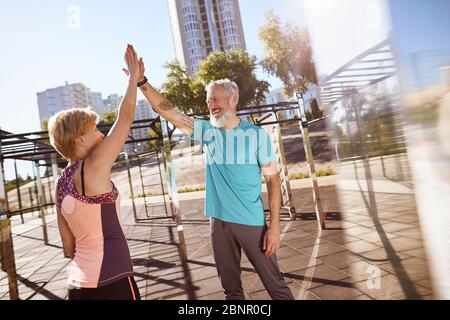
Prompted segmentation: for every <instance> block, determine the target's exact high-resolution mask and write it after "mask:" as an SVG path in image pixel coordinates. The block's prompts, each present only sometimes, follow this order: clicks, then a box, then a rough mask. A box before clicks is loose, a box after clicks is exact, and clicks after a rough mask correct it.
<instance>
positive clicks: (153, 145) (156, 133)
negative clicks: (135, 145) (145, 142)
mask: <svg viewBox="0 0 450 320" xmlns="http://www.w3.org/2000/svg"><path fill="white" fill-rule="evenodd" d="M148 136H149V137H150V138H157V137H161V136H162V131H161V122H158V123H155V126H154V127H153V128H151V129H148ZM160 145H161V141H160V140H152V141H150V142H149V146H148V147H146V148H144V150H154V149H157V148H158V147H160Z"/></svg>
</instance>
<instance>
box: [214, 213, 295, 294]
mask: <svg viewBox="0 0 450 320" xmlns="http://www.w3.org/2000/svg"><path fill="white" fill-rule="evenodd" d="M266 230H267V227H266V226H264V227H254V226H246V225H242V224H236V223H231V222H224V221H221V220H218V219H215V218H211V243H212V249H213V253H214V259H215V260H216V266H217V273H218V275H219V278H220V281H221V283H222V287H223V288H224V290H225V299H227V300H245V296H244V290H243V288H242V282H241V252H242V251H241V249H242V250H244V253H245V255H246V256H247V258H248V260H249V261H250V262H251V264H252V265H253V267H254V268H255V270H256V272H257V273H258V275H259V277H260V279H261V281H262V283H263V284H264V287H265V288H266V290H267V292H268V293H269V295H270V296H271V298H272V299H274V300H294V297H293V295H292V293H291V290H289V288H288V287H287V285H286V283H285V282H284V279H283V276H282V274H281V272H280V269H279V268H278V264H277V260H276V256H275V254H274V255H272V256H271V257H266V256H265V255H264V251H263V249H262V247H263V239H264V234H265V232H266Z"/></svg>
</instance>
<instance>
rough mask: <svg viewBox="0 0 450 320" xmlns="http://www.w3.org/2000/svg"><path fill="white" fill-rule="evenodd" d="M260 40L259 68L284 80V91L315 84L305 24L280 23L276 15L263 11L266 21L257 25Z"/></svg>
mask: <svg viewBox="0 0 450 320" xmlns="http://www.w3.org/2000/svg"><path fill="white" fill-rule="evenodd" d="M259 38H260V40H261V41H262V42H263V44H264V52H265V57H264V58H263V59H262V61H261V65H262V67H263V69H264V70H265V71H266V72H267V73H268V74H270V75H273V76H276V77H278V78H279V79H281V81H282V82H283V84H284V93H285V94H286V95H287V96H292V95H293V94H294V93H295V92H296V91H301V92H306V91H307V88H308V85H309V84H310V83H315V84H317V76H316V70H315V67H314V62H313V58H312V48H311V43H310V39H309V34H308V31H307V29H306V28H300V27H298V26H296V25H294V24H286V25H285V26H281V23H280V18H279V17H278V16H277V15H276V14H275V13H274V12H273V11H269V12H267V13H266V21H265V23H264V25H263V26H262V27H261V28H260V29H259Z"/></svg>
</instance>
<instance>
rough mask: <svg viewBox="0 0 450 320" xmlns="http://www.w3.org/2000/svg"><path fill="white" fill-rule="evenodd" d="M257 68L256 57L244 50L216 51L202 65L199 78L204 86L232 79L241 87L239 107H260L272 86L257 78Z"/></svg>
mask: <svg viewBox="0 0 450 320" xmlns="http://www.w3.org/2000/svg"><path fill="white" fill-rule="evenodd" d="M256 67H257V63H256V57H255V56H251V55H249V54H248V53H247V52H245V51H244V50H232V51H227V52H223V51H216V52H213V53H211V54H210V55H209V56H208V57H207V58H206V59H205V60H204V61H203V62H202V63H201V64H200V66H199V71H198V78H199V80H200V81H201V82H202V83H203V84H204V85H207V84H208V83H209V82H211V81H213V80H218V79H225V78H227V79H230V80H231V81H234V82H236V84H237V85H238V87H239V103H238V106H240V107H244V106H247V105H249V104H250V103H255V104H257V105H259V104H260V103H261V102H262V101H264V100H265V93H266V92H268V91H269V86H270V84H269V83H268V82H267V81H260V80H258V79H257V78H256V74H255V70H256Z"/></svg>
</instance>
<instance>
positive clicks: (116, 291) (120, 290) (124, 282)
mask: <svg viewBox="0 0 450 320" xmlns="http://www.w3.org/2000/svg"><path fill="white" fill-rule="evenodd" d="M68 292H69V300H141V295H140V294H139V289H138V287H137V285H136V281H134V278H133V277H127V278H123V279H120V280H117V281H115V282H113V283H110V284H108V285H106V286H103V287H98V288H74V287H69V289H68Z"/></svg>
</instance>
